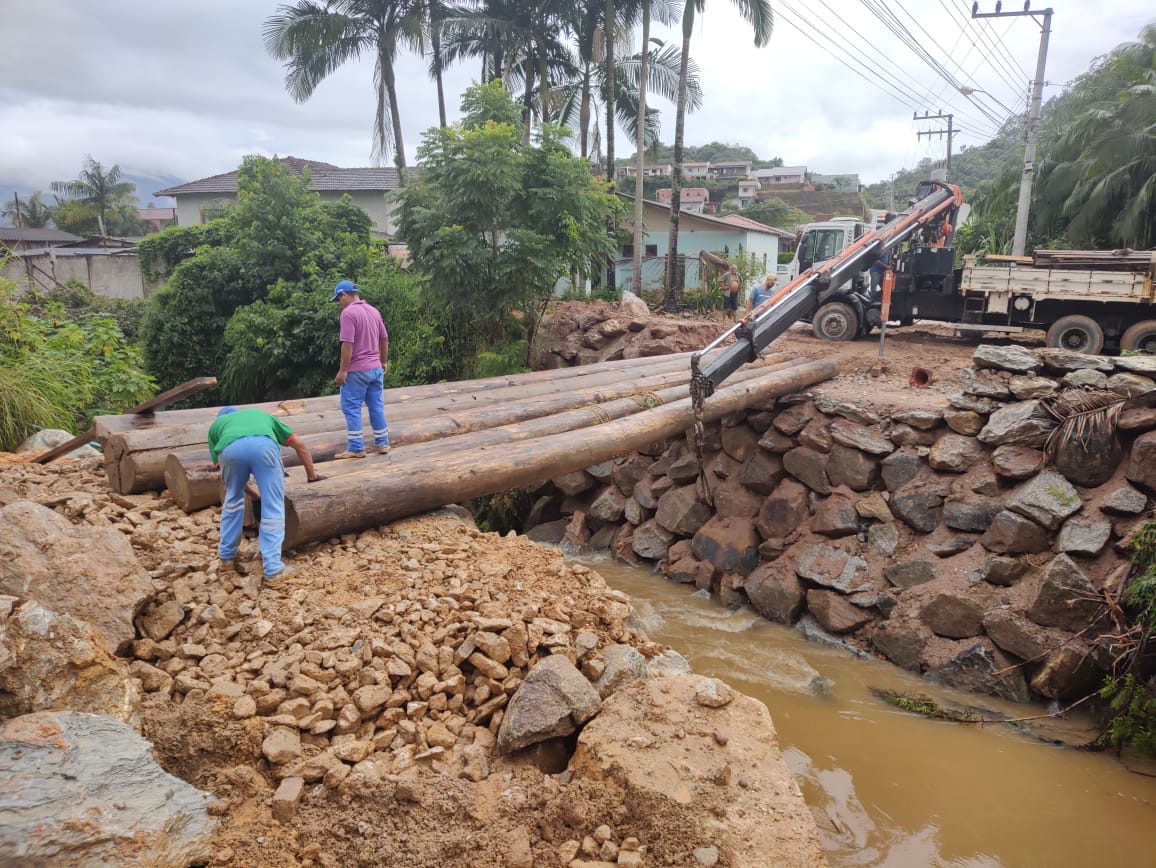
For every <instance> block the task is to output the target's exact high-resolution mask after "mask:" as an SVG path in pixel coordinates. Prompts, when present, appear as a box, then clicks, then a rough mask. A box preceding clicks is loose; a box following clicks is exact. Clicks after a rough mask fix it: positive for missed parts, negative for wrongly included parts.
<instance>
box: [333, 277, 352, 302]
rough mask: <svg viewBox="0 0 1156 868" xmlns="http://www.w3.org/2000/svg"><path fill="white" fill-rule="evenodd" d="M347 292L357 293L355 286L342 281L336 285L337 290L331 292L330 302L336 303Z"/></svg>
mask: <svg viewBox="0 0 1156 868" xmlns="http://www.w3.org/2000/svg"><path fill="white" fill-rule="evenodd" d="M347 292H357V286H356V284H354V282H353V281H352V280H343V281H341V282H340V283H338V284H337V288H336V289H334V290H333V298H331V299H329V300H330V301H337V299H339V298H341V296H342V295H344V294H345V293H347Z"/></svg>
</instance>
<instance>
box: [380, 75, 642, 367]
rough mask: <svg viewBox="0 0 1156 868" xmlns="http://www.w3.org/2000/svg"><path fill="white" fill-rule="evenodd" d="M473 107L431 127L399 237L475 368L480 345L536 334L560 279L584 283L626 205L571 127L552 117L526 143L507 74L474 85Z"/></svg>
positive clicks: (490, 348)
mask: <svg viewBox="0 0 1156 868" xmlns="http://www.w3.org/2000/svg"><path fill="white" fill-rule="evenodd" d="M462 109H463V113H464V115H465V117H464V119H463V121H462V123H461V124H460V125H459V126H455V127H449V128H445V129H434V130H430V131H429V132H428V133H426V137H425V141H424V143H423V145H422V147H421V149H420V150H419V158H420V160H421V162H422V165H423V167H424V171H423V172H422V174H421V176H420V178H419V179H418V180H417V181H416V182H415V183H414V184H412V185H410V186H409V187H407V188H406V189H405V191H403V193H402V196H401V211H400V222H399V237H400V238H401V239H402V240H404V241H405V242H406V243H407V244H408V246H409V250H410V254H411V255H412V257H413V261H414V268H415V270H417V271H418V272H420V273H422V274H425V275H427V276H428V278H429V286H428V297H429V301H430V304H431V305H432V306H434V307H436V308H437V309H439V310H443V311H445V316H446V331H445V338H446V352H447V354H448V355H449V356H450V357H451V358H454V359H457V360H460V361H461V362H462V363H463V367H462V368H460V369H459V371H458V373H460V374H466V373H470V372H471V366H472V364H473V360H474V359H475V358H476V357H477V354H478V353H479V352H482V351H487V352H494V348H495V347H499V346H501V345H503V344H506V343H509V342H511V341H520V340H523V339H525V337H526V326H527V325H532V324H533V322H534V321H535V319H536V317H537V308H538V307H539V305H541V304H542V303H543V302H544V301H545V300H546V299H547V298H548V297H549V294H550V292H551V290H552V288H553V286H554V285H555V283H556V282H557V281H558V279H559V278H561V277H571V278H572V280H571V283H572V285H582V284H583V283H584V282H585V279H586V278H587V277H589V276H591V275H594V274H596V273H597V272H598V271H599V270H600V268H601V266H602V263H603V262H604V261H605V258H606V256H608V255H609V254H610V253H612V252H613V242H612V239H611V238H610V237H609V236H608V235H607V232H606V227H607V225H611V224H616V223H617V221H618V219H619V217H620V214H621V209H622V205H621V203H620V202H619V200H618V198H617V197H615V196H614V195H613V194H611V193H610V192H609V191H608V190H607V189H606V187H605V185H604V184H602V183H601V182H599V181H597V180H595V179H594V178H592V177H591V176H590V172H589V170H588V168H587V166H586V164H585V162H584V161H582V160H581V159H579V158H577V157H575V156H574V155H573V154H571V153H570V151H569V150H568V149H567V148H566V146H565V145H564V144H563V137H564V135H565V132H564V130H562V129H561V128H558V127H553V126H551V125H549V124H547V125H545V126H544V127H542V129H541V131H540V132H539V134H538V136H537V139H538V142H537V144H536V146H534V147H528V146H526V145H525V144H524V141H523V136H522V125H521V120H520V118H519V113H518V107H517V106H516V105H515V103H514V102H513V100H512V99H511V97H510V95H509V94H508V93H507V92H506V91H505V89H504V88H503V87H502V85H501V83H500V82H492V83H491V84H488V85H474V86H473V87H471V88H469V89H468V90H467V91H466V94H465V97H464V98H463V101H462Z"/></svg>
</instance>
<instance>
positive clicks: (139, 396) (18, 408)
mask: <svg viewBox="0 0 1156 868" xmlns="http://www.w3.org/2000/svg"><path fill="white" fill-rule="evenodd" d="M12 289H13V287H12V285H11V284H10V283H8V282H0V449H4V450H7V451H11V450H13V449H16V448H17V447H19V445H20V444H21V443H22V442H23V441H24V440H25V439H26V438H27V437H28V436H29V435H31V434H33V433H34V432H35V431H37V430H39V429H40V428H63V429H65V430H71V431H76V430H83V429H84V428H86V427H88V424H89V422H90V421H91V420H92V418H93V417H94V416H96V415H99V414H101V413H119V412H123V411H124V410H127V409H128V408H129V407H131V406H133V405H134V404H138V403H140V402H141V401H144V400H146V399H147V398H148V397H150V396H151V395H152V394H153V391H154V389H153V383H152V379H151V378H150V377H149V376H148V375H147V374H145V373H144V371H143V370H142V368H143V365H142V360H141V358H140V354H139V352H138V351H137V350H136V349H135V348H134V347H133V346H131V345H130V344H129V343H128V342H127V341H126V340H125V337H124V334H123V333H122V332H121V330H120V328H119V326H118V325H117V323H116V321H115V320H114V319H113V318H112V317H110V316H107V315H102V314H88V315H85V316H81V317H78V318H76V319H69V318H68V317H67V316H65V308H64V306H63V305H62V304H60V303H59V302H54V303H51V304H49V305H46V307H45V309H44V313H43V314H42V315H41V316H34V315H33V314H32V312H31V311H30V308H29V306H28V305H25V304H21V303H17V302H15V301H14V300H13V296H12ZM71 289H73V290H75V287H73V288H71Z"/></svg>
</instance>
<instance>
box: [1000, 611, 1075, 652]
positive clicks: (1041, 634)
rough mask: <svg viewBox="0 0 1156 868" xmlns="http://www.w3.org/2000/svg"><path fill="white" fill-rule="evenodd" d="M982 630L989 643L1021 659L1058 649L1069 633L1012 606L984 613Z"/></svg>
mask: <svg viewBox="0 0 1156 868" xmlns="http://www.w3.org/2000/svg"><path fill="white" fill-rule="evenodd" d="M983 629H984V632H985V633H987V635H988V637H989V638H990V639H991V641H992V642H994V643H995V644H996V645H998V646H999V647H1000V648H1002V649H1003V650H1004V651H1006V652H1008V653H1009V654H1014V655H1015V656H1016V657H1019V658H1021V659H1023V660H1034V659H1036V658H1037V657H1042V656H1043V655H1044V654H1046V653H1047V652H1048V651H1049V650H1050V649H1052V648H1058V647H1060V646H1061V645H1063V644H1064V642H1066V641H1068V640H1069V639H1071V634H1069V633H1064V632H1061V631H1059V630H1053V629H1051V628H1050V627H1041V626H1040V625H1039V624H1037V623H1036V622H1035V621H1033V620H1031V619H1030V618H1028V617H1027V616H1026V615H1024V614H1022V613H1021V612H1018V611H1016V610H1015V609H1011V608H1007V609H992V610H990V611H988V612H986V613H985V614H984V616H983Z"/></svg>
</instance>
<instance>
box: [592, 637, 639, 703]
mask: <svg viewBox="0 0 1156 868" xmlns="http://www.w3.org/2000/svg"><path fill="white" fill-rule="evenodd" d="M601 657H602V663H603V665H604V666H605V667H606V668H605V669H603V670H602V674H601V675H599V676H598V680H597V681H595V682H594V689H595V690H597V691H598V695H599V696H600V697H602V698H603V699H605V698H606V697H607V696H609V695H610V694H611V693H613V692H614V691H615V690H618V689H619V688H622V687H625V686H626V685H627V684H629V683H630V682H631V681H637V680H638V679H640V678H646V677H647V664H646V658H645V657H643V656H642V653H641V652H640V651H639V650H638V649H637V648H635V647H633V646H632V645H610V646H609V647H607V648H604V649H602V653H601Z"/></svg>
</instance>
